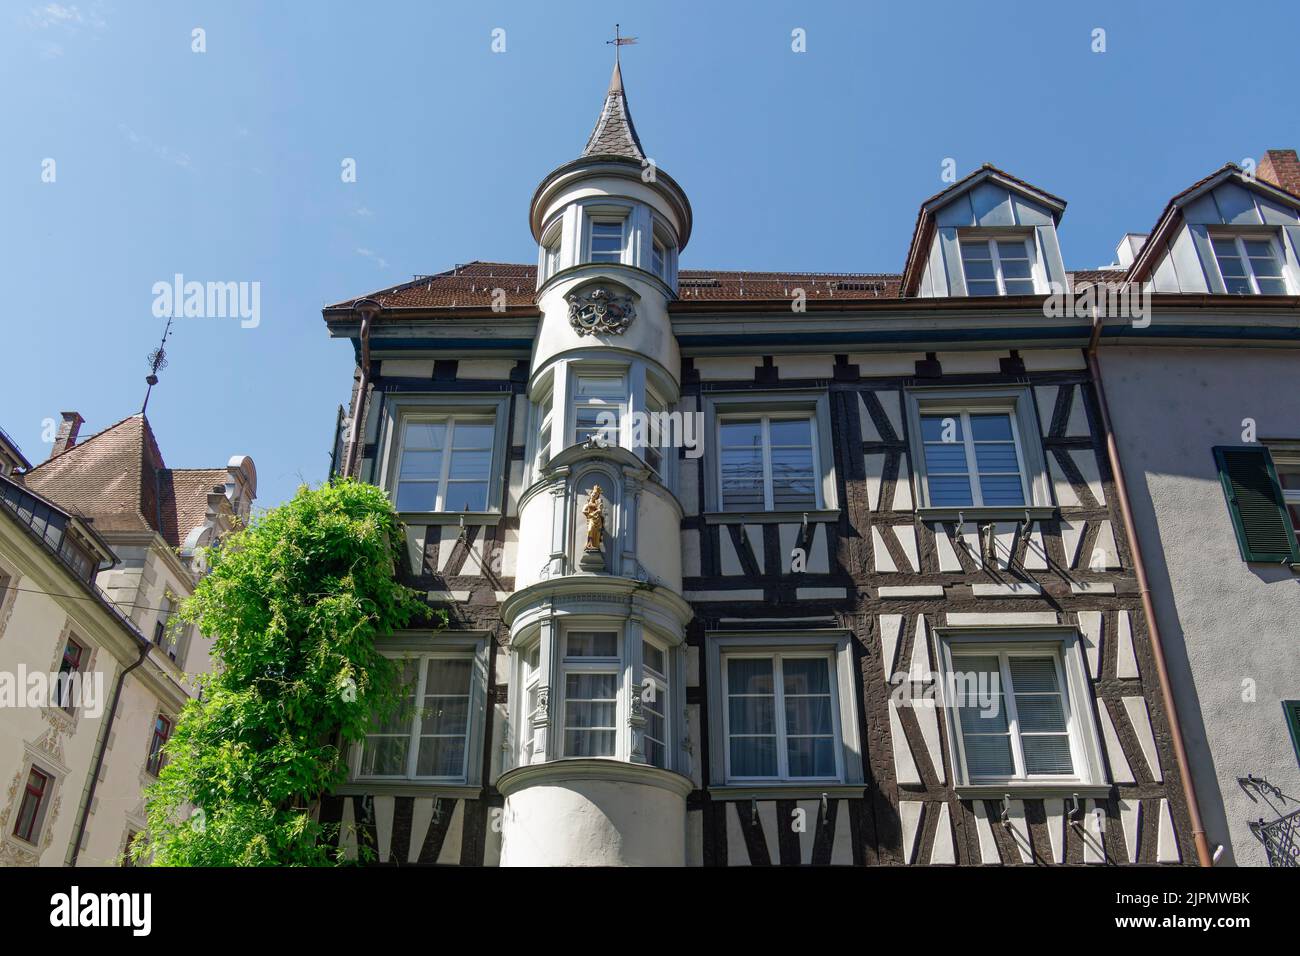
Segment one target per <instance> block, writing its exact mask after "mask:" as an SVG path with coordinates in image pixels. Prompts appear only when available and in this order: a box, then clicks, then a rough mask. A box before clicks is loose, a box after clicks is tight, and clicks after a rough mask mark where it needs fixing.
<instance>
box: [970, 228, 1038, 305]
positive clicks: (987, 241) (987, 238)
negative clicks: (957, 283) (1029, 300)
mask: <svg viewBox="0 0 1300 956" xmlns="http://www.w3.org/2000/svg"><path fill="white" fill-rule="evenodd" d="M999 242H1019V243H1021V245H1023V246H1024V248H1025V254H1026V256H1027V259H1028V262H1029V280H1028V281H1029V283H1030V284H1031V285H1032V286H1033V290H1032V291H1030V292H1015V293H1008V292H1007V278H1006V276H1004V275H1003V274H1002V257H1001V254H1000V253H999V252H998V243H999ZM966 245H972V246H974V245H984V246H986V247H987V249H988V252H989V261H990V262H992V264H993V279H994V282H995V283H996V285H997V288H998V291H997V294H998V295H999V296H1003V295H1036V294H1038V293H1040V292H1041V291H1042V289H1043V284H1042V282H1041V280H1040V278H1039V271H1040V266H1039V255H1038V240H1037V237H1035V236H1034V235H1033V234H1032V233H1023V232H1014V233H980V234H978V235H976V234H974V233H969V232H968V233H965V234H962V233H960V232H959V233H958V235H957V258H958V259H959V260H960V261H961V274H962V282H963V283H965V285H966V294H967V295H969V296H975V297H977V298H981V299H992V298H995V296H991V295H979V294H977V293H974V292H971V291H970V282H971V280H970V278H969V277H968V276H967V275H966V254H965V252H964V250H963V247H964V246H966ZM976 281H979V282H987V281H989V280H987V279H979V280H976ZM1011 281H1013V282H1024V281H1025V278H1024V277H1023V276H1017V277H1014V278H1013V279H1012V280H1011Z"/></svg>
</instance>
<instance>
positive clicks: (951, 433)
mask: <svg viewBox="0 0 1300 956" xmlns="http://www.w3.org/2000/svg"><path fill="white" fill-rule="evenodd" d="M921 438H922V440H924V441H928V442H931V441H932V442H943V443H944V444H954V443H955V444H961V442H962V441H963V440H964V439H965V433H964V432H963V431H962V427H961V416H960V415H922V416H921Z"/></svg>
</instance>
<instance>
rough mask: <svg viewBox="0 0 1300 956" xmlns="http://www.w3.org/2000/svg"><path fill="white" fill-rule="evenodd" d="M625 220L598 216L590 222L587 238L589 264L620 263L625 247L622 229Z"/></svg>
mask: <svg viewBox="0 0 1300 956" xmlns="http://www.w3.org/2000/svg"><path fill="white" fill-rule="evenodd" d="M625 222H626V220H625V219H622V218H615V217H612V216H599V217H595V218H593V219H592V220H591V229H590V235H589V238H588V250H587V251H588V254H587V259H588V261H589V262H622V261H623V247H624V246H625V245H627V243H626V240H625V237H624V234H623V228H624V224H625Z"/></svg>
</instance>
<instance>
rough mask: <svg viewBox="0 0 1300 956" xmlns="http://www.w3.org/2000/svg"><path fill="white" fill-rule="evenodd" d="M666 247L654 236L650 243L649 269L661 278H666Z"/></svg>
mask: <svg viewBox="0 0 1300 956" xmlns="http://www.w3.org/2000/svg"><path fill="white" fill-rule="evenodd" d="M667 269H668V248H667V247H666V246H665V245H664V244H663V243H662V242H660V241H659V239H658V238H657V237H656V238H655V239H654V241H653V242H651V244H650V271H651V272H653V273H654V274H655V275H657V276H658V277H659V278H661V279H665V280H666V279H667V278H668V271H667Z"/></svg>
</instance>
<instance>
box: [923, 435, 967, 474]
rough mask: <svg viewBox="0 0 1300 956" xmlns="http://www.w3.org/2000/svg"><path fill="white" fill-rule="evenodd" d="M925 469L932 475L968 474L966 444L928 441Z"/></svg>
mask: <svg viewBox="0 0 1300 956" xmlns="http://www.w3.org/2000/svg"><path fill="white" fill-rule="evenodd" d="M925 470H926V471H927V472H928V473H929V474H931V475H964V474H966V446H965V445H964V444H956V443H948V444H944V443H930V442H927V443H926V445H925Z"/></svg>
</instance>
